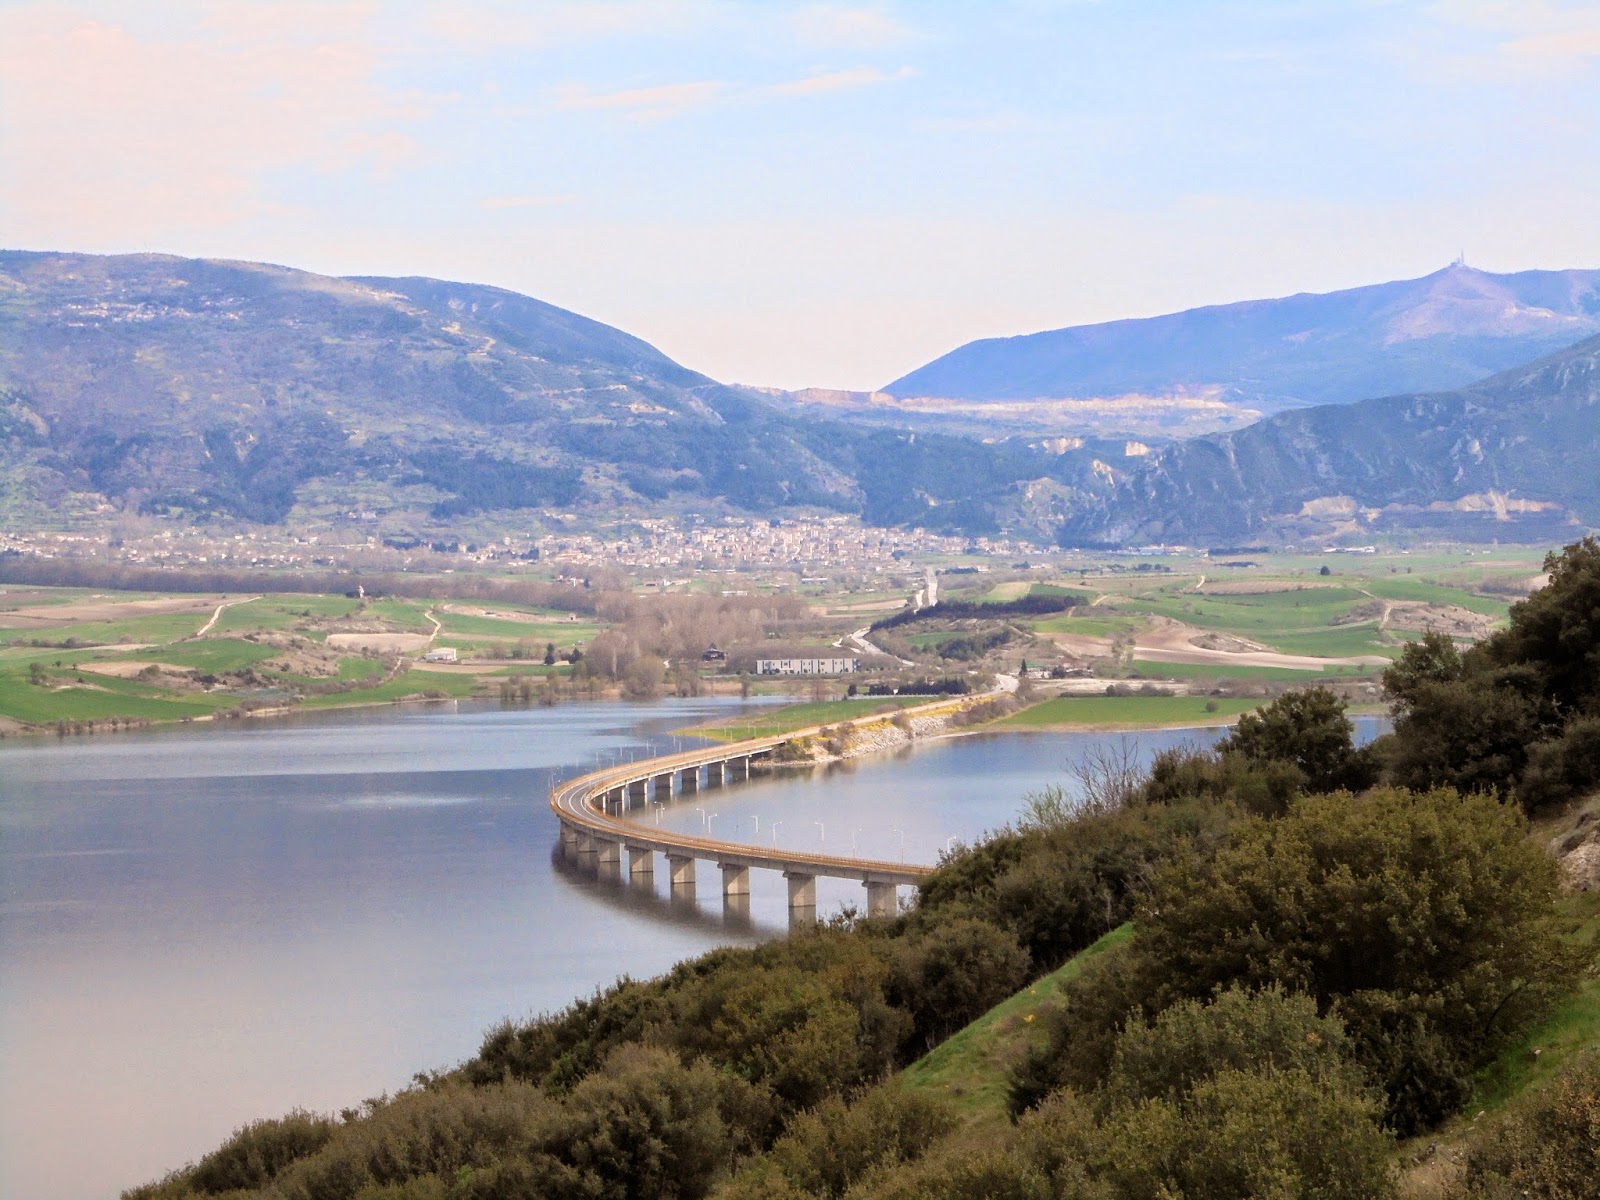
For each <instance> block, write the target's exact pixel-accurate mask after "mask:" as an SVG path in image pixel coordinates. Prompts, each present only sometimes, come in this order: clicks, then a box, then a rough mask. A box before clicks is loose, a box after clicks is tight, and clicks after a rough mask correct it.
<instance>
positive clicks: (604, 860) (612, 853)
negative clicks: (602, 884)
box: [594, 838, 622, 878]
mask: <svg viewBox="0 0 1600 1200" xmlns="http://www.w3.org/2000/svg"><path fill="white" fill-rule="evenodd" d="M594 860H595V866H596V867H597V868H598V869H599V871H600V874H601V876H603V877H612V878H615V877H616V875H617V874H618V873H619V872H620V871H621V869H622V847H621V846H620V845H619V844H617V843H616V842H605V841H601V840H600V839H599V838H595V840H594Z"/></svg>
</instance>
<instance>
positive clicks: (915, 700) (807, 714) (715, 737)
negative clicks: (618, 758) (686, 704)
mask: <svg viewBox="0 0 1600 1200" xmlns="http://www.w3.org/2000/svg"><path fill="white" fill-rule="evenodd" d="M938 699H939V697H938V696H866V697H861V698H858V699H854V700H823V701H820V702H817V703H812V704H789V705H785V706H784V707H782V708H773V709H772V710H771V711H770V712H763V713H751V714H750V715H749V716H747V717H741V718H740V720H739V722H738V724H736V725H703V726H697V727H695V728H693V729H680V730H679V731H678V732H679V733H686V734H693V735H694V736H696V737H703V738H710V739H711V740H712V741H715V742H737V741H742V740H744V739H745V738H755V737H772V736H774V735H775V734H780V733H788V732H789V731H790V730H793V729H806V728H809V727H810V726H812V725H837V724H839V723H841V722H843V721H853V720H857V719H859V718H861V717H868V716H871V715H872V714H874V713H880V712H893V711H894V710H895V709H897V708H909V707H911V706H913V705H917V704H932V703H934V702H935V701H937V700H938Z"/></svg>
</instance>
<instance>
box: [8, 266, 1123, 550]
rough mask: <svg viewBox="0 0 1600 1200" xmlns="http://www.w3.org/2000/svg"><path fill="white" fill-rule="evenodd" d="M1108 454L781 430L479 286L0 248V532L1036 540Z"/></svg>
mask: <svg viewBox="0 0 1600 1200" xmlns="http://www.w3.org/2000/svg"><path fill="white" fill-rule="evenodd" d="M1113 451H1115V452H1116V453H1120V452H1121V444H1120V443H1115V444H1114V445H1111V446H1109V447H1102V446H1099V445H1098V444H1092V443H1084V444H1082V445H1079V446H1076V447H1074V449H1073V451H1072V452H1071V453H1067V454H1061V453H1057V452H1055V451H1052V450H1046V449H1043V448H1039V447H1031V446H1029V445H1027V444H1025V443H1015V444H1006V445H989V444H984V443H982V442H979V441H974V440H970V439H960V438H941V437H939V436H936V435H917V434H910V433H903V432H898V431H891V430H872V429H862V428H858V427H855V426H849V425H843V424H839V423H837V422H831V421H817V420H814V419H811V418H809V417H806V416H797V415H796V414H795V413H793V412H786V411H784V410H783V409H782V408H781V407H780V406H779V405H778V404H776V403H774V402H773V400H772V399H771V398H769V397H765V396H763V395H761V394H759V393H757V392H755V391H754V390H751V389H742V388H736V387H728V386H724V385H723V384H720V383H718V382H716V381H715V380H712V379H709V378H707V377H706V376H704V375H701V374H699V373H697V372H695V371H692V370H689V369H688V368H686V367H683V366H681V365H679V364H678V363H676V362H673V361H672V360H671V359H669V358H668V357H667V356H666V355H664V354H662V353H660V352H659V351H658V350H656V349H655V348H654V347H652V346H650V345H648V344H647V343H645V342H643V341H641V340H639V339H638V338H635V337H632V336H630V335H628V334H626V333H623V332H621V331H620V330H617V329H613V328H611V327H609V326H606V325H603V324H601V323H599V322H597V321H592V320H589V319H587V318H584V317H581V316H578V315H577V314H574V313H571V312H567V311H565V310H563V309H559V308H556V307H554V306H552V305H548V304H544V303H541V302H539V301H537V300H533V299H530V298H528V297H526V296H521V295H518V294H516V293H514V292H509V291H505V290H502V289H499V288H492V287H482V286H477V285H472V284H461V283H447V282H442V281H439V280H433V279H421V278H403V279H378V278H348V279H343V278H332V277H328V276H323V275H316V274H312V273H310V272H305V271H296V270H291V269H289V268H286V267H277V266H268V265H264V264H259V263H245V262H219V261H211V260H202V259H183V258H175V257H171V256H166V255H123V256H110V257H102V256H94V255H81V254H60V253H38V252H20V251H12V252H0V519H4V521H5V522H6V523H7V524H10V525H13V526H18V525H26V524H40V523H44V524H49V523H53V522H61V521H65V522H68V523H70V522H71V521H73V520H76V519H82V518H85V517H88V516H91V515H93V514H96V513H99V514H103V513H106V512H111V511H126V512H140V513H147V514H156V515H167V516H180V517H183V518H185V519H189V520H203V519H207V518H209V517H213V516H221V517H232V518H243V519H246V520H250V521H257V522H270V523H276V522H281V521H285V520H296V519H302V518H306V517H337V516H338V515H341V514H344V513H347V512H352V511H355V512H371V513H374V514H375V515H376V517H377V518H378V519H379V520H380V521H381V522H382V523H383V524H384V525H386V526H393V525H403V526H406V527H408V528H410V527H417V526H420V525H423V524H427V523H430V522H431V523H433V524H435V525H440V524H445V523H449V522H454V521H460V520H461V519H463V518H467V517H472V516H475V515H477V514H484V513H508V512H515V511H521V510H527V509H540V508H557V509H568V508H577V509H582V510H587V511H590V512H604V511H617V510H619V509H628V510H632V511H639V510H641V509H646V508H652V509H657V510H667V511H671V510H672V509H673V508H674V507H677V508H683V507H693V508H705V507H706V506H715V505H718V504H720V505H724V506H727V505H731V506H733V507H735V508H737V509H741V510H743V511H747V512H760V513H765V512H771V511H776V510H782V509H789V508H794V507H796V506H811V507H818V508H823V509H831V510H835V511H842V512H854V513H859V514H861V515H862V516H863V517H864V518H865V519H867V520H868V521H871V522H874V523H877V524H895V523H904V522H913V523H917V524H922V525H927V526H931V527H934V528H939V529H946V530H950V531H953V532H987V531H991V530H994V529H997V528H999V527H1000V526H1001V525H1013V526H1016V525H1020V526H1024V527H1028V528H1031V529H1033V530H1035V531H1037V532H1039V533H1041V534H1043V533H1046V532H1048V529H1049V528H1050V527H1051V524H1052V523H1053V522H1054V521H1056V520H1058V519H1059V518H1060V517H1061V516H1063V515H1064V514H1065V511H1066V510H1065V508H1064V507H1062V506H1061V505H1059V504H1054V499H1055V498H1056V497H1057V494H1058V492H1060V490H1061V486H1060V485H1057V484H1053V483H1051V482H1050V481H1051V480H1062V481H1067V480H1071V479H1073V478H1075V477H1079V476H1081V477H1084V478H1088V477H1090V476H1091V475H1092V470H1093V468H1092V463H1093V462H1095V461H1096V460H1097V458H1099V457H1103V456H1104V455H1106V454H1108V453H1112V452H1113ZM1040 481H1043V485H1042V486H1035V485H1036V484H1038V483H1040ZM1053 504H1054V506H1052V505H1053Z"/></svg>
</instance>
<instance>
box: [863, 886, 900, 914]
mask: <svg viewBox="0 0 1600 1200" xmlns="http://www.w3.org/2000/svg"><path fill="white" fill-rule="evenodd" d="M865 886H866V889H867V916H869V917H871V918H873V919H874V920H880V919H881V920H888V919H890V918H891V917H893V916H894V915H895V910H896V908H897V907H898V901H899V898H900V897H899V893H898V891H897V890H896V888H895V885H894V884H892V883H879V882H877V881H876V880H872V879H869V880H867V881H866V884H865Z"/></svg>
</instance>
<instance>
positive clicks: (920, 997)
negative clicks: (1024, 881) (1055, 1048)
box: [889, 917, 1030, 1053]
mask: <svg viewBox="0 0 1600 1200" xmlns="http://www.w3.org/2000/svg"><path fill="white" fill-rule="evenodd" d="M896 945H897V953H896V955H895V959H894V967H893V975H892V976H891V982H890V992H889V998H890V1000H891V1002H893V1003H895V1004H897V1005H898V1006H899V1007H901V1008H903V1009H905V1010H906V1011H908V1012H909V1013H910V1014H911V1019H912V1023H913V1025H912V1039H913V1041H914V1043H915V1044H916V1046H917V1047H918V1049H919V1051H920V1052H924V1053H925V1052H926V1051H928V1050H931V1049H933V1047H934V1046H936V1045H938V1044H939V1043H940V1042H942V1041H943V1040H944V1039H945V1038H947V1037H949V1036H950V1035H951V1034H953V1033H955V1032H956V1031H957V1030H959V1029H961V1028H963V1027H964V1026H966V1025H967V1024H969V1023H970V1022H972V1021H974V1020H976V1019H977V1018H978V1017H980V1016H982V1015H983V1014H984V1013H985V1012H987V1011H988V1010H989V1009H991V1008H993V1007H994V1006H995V1005H996V1004H999V1003H1000V1001H1002V1000H1004V999H1005V998H1006V997H1007V996H1009V995H1011V993H1013V992H1015V991H1016V990H1017V989H1018V988H1019V987H1021V986H1022V984H1023V982H1024V981H1025V980H1026V979H1027V977H1028V971H1029V966H1030V963H1029V958H1028V954H1027V951H1025V950H1023V948H1022V947H1021V946H1020V945H1018V944H1017V939H1016V938H1015V937H1014V936H1012V935H1011V934H1010V933H1008V932H1007V931H1005V930H1004V929H1000V928H998V927H997V926H995V925H992V924H990V923H989V922H987V921H980V920H976V919H973V918H971V917H955V918H952V919H950V920H947V921H941V922H940V923H938V924H937V925H936V926H935V927H934V928H933V929H932V930H931V932H927V933H923V934H920V935H917V936H911V937H907V938H902V939H900V940H899V941H898V942H897V943H896Z"/></svg>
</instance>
